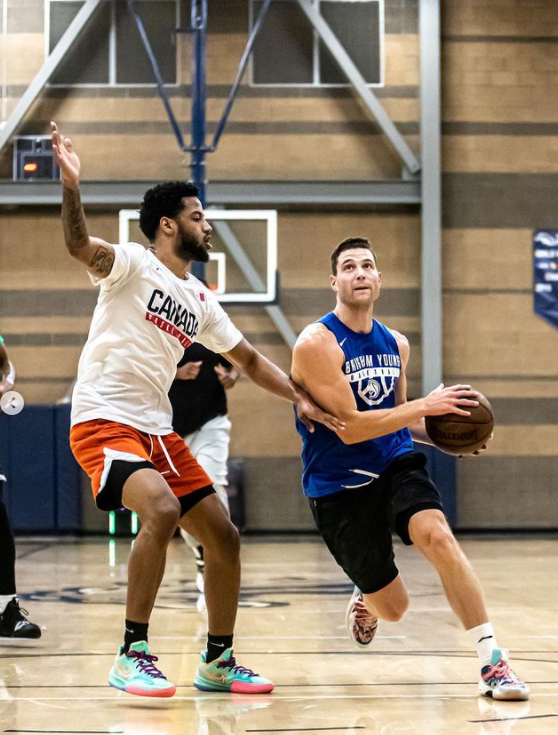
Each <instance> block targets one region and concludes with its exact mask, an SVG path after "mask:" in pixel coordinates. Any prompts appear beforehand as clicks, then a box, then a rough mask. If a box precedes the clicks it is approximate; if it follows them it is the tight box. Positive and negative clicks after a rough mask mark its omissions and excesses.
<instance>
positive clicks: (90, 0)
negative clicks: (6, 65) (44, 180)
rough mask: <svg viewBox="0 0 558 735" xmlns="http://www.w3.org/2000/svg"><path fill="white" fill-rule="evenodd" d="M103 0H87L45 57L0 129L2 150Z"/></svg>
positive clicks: (0, 148)
mask: <svg viewBox="0 0 558 735" xmlns="http://www.w3.org/2000/svg"><path fill="white" fill-rule="evenodd" d="M102 2H103V0H86V2H85V4H84V5H83V7H82V8H81V9H80V10H79V12H78V14H77V15H76V17H75V18H74V19H73V21H72V22H71V23H70V25H69V26H68V28H67V30H66V32H65V33H64V35H63V36H62V38H61V39H60V40H59V41H58V43H57V44H56V46H55V48H54V49H53V50H52V52H51V53H50V54H49V55H48V57H47V58H46V59H45V62H44V64H43V65H42V67H41V68H40V70H39V71H38V72H37V74H36V76H35V78H34V79H33V81H32V82H31V84H30V85H29V86H28V87H27V89H26V90H25V92H24V94H23V96H22V97H21V99H20V100H19V102H18V103H17V105H16V106H15V108H14V109H13V111H12V113H11V115H10V116H9V118H8V120H7V121H6V125H5V126H4V128H3V129H2V130H1V131H0V151H1V150H2V149H3V148H4V146H5V145H6V143H7V142H8V141H9V140H10V139H11V137H12V135H13V134H14V133H15V132H16V130H17V128H18V127H19V124H20V123H21V121H22V120H23V118H24V117H25V115H26V114H27V112H28V111H29V109H30V107H31V105H32V104H33V102H34V101H35V100H36V99H37V97H38V96H39V94H40V93H41V92H42V90H43V88H44V86H45V84H47V82H48V81H49V79H50V78H51V76H52V75H53V74H54V72H55V71H56V69H57V68H58V66H59V64H60V62H61V61H62V60H63V59H64V57H65V56H66V54H67V53H68V51H69V50H70V49H71V48H72V46H73V45H74V42H75V41H76V39H77V38H78V36H79V35H80V33H81V32H82V31H83V29H84V28H85V26H86V25H87V24H88V23H89V21H90V20H91V18H92V17H93V15H94V13H95V11H96V10H97V9H98V8H99V6H100V5H101V3H102Z"/></svg>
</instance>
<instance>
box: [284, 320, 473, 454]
mask: <svg viewBox="0 0 558 735" xmlns="http://www.w3.org/2000/svg"><path fill="white" fill-rule="evenodd" d="M343 363H344V355H343V352H342V350H341V348H340V347H339V345H338V344H337V341H336V339H335V337H334V336H333V334H332V333H331V332H330V331H329V330H328V329H327V328H326V327H324V326H323V325H321V324H312V325H311V326H310V327H307V328H306V329H305V330H304V332H302V334H301V335H300V337H299V338H298V340H297V343H296V345H295V348H294V350H293V365H292V371H291V374H292V377H293V380H295V381H296V382H297V383H298V384H299V385H301V386H302V387H303V388H305V389H306V390H307V391H308V393H310V395H311V396H312V397H313V398H314V400H315V401H317V403H319V404H320V405H321V406H323V408H324V410H326V411H329V412H330V413H332V414H333V415H335V416H337V417H338V418H339V419H341V420H342V421H344V422H345V430H344V431H343V432H340V433H339V438H340V439H341V440H342V441H343V442H344V443H345V444H355V443H357V442H361V441H366V440H367V439H376V438H377V437H379V436H384V435H385V434H391V433H392V432H394V431H398V430H399V429H403V428H404V427H406V426H412V425H414V424H416V423H417V422H419V421H420V420H421V419H422V418H423V417H424V416H438V415H443V414H445V413H457V414H460V415H461V416H467V415H468V412H467V410H466V408H467V407H468V406H476V405H477V404H478V402H477V401H476V400H474V393H473V392H472V391H471V388H470V386H467V385H454V386H452V387H450V388H443V387H440V388H437V389H436V390H435V391H432V393H429V394H428V395H427V396H426V397H425V398H420V399H418V400H416V401H410V402H406V401H402V402H401V403H400V404H399V405H397V406H396V407H395V408H384V409H377V410H374V411H358V409H357V405H356V401H355V398H354V395H353V392H352V390H351V387H350V385H349V383H348V382H347V379H346V378H345V376H344V374H343V370H342V368H343Z"/></svg>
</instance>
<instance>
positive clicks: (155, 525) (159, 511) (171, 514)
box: [140, 495, 180, 535]
mask: <svg viewBox="0 0 558 735" xmlns="http://www.w3.org/2000/svg"><path fill="white" fill-rule="evenodd" d="M179 518H180V503H179V502H178V500H177V498H175V497H174V496H168V495H166V496H164V497H161V498H159V499H158V500H157V501H156V502H154V503H153V505H152V506H151V508H150V510H149V514H148V516H147V517H146V518H142V519H140V520H141V521H142V526H145V527H146V528H149V529H150V530H151V531H152V532H155V533H158V534H162V535H168V534H172V533H173V532H174V529H175V528H176V526H177V525H178V521H179Z"/></svg>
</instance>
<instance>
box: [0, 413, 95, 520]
mask: <svg viewBox="0 0 558 735" xmlns="http://www.w3.org/2000/svg"><path fill="white" fill-rule="evenodd" d="M68 433H69V408H68V407H67V406H32V405H26V406H25V408H24V409H23V411H22V412H21V413H19V414H18V415H17V416H7V415H5V414H0V464H1V465H2V467H3V469H4V471H5V474H6V476H7V482H6V488H5V500H6V505H7V508H8V513H9V515H10V522H11V524H12V528H13V529H14V531H32V532H47V533H48V532H53V531H78V530H80V528H81V490H80V484H79V468H78V466H77V464H76V462H75V460H74V458H73V457H72V455H71V452H70V448H69V446H68Z"/></svg>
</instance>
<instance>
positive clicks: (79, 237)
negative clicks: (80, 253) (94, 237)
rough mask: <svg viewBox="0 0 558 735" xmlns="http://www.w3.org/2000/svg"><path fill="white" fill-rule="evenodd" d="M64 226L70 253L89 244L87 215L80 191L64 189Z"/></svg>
mask: <svg viewBox="0 0 558 735" xmlns="http://www.w3.org/2000/svg"><path fill="white" fill-rule="evenodd" d="M62 224H63V227H64V239H65V241H66V247H67V248H68V250H69V251H70V253H74V252H75V251H76V250H80V248H82V247H85V246H86V245H88V244H89V234H88V232H87V224H86V222H85V214H84V212H83V207H82V205H81V196H80V193H79V189H68V188H66V187H64V190H63V195H62Z"/></svg>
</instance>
